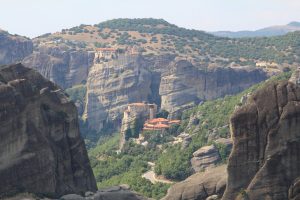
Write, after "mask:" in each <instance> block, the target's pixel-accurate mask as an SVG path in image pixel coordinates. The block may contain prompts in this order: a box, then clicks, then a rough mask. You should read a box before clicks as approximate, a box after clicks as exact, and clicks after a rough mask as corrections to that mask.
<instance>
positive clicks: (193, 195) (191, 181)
mask: <svg viewBox="0 0 300 200" xmlns="http://www.w3.org/2000/svg"><path fill="white" fill-rule="evenodd" d="M226 179H227V173H226V166H225V165H222V166H218V167H216V168H212V169H209V170H207V171H205V172H199V173H196V174H194V175H192V176H190V177H188V178H187V179H186V180H184V181H182V182H179V183H176V184H175V185H173V186H171V187H170V188H169V190H168V194H167V196H166V197H164V198H163V200H195V199H197V200H205V199H207V198H208V199H216V198H217V197H218V199H219V198H220V197H221V196H222V194H223V192H224V190H225V187H226Z"/></svg>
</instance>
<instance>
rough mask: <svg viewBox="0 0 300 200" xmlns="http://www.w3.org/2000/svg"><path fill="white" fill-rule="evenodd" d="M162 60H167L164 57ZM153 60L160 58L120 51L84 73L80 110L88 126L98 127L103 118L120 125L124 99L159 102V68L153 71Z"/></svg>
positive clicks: (154, 61)
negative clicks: (116, 56) (83, 99)
mask: <svg viewBox="0 0 300 200" xmlns="http://www.w3.org/2000/svg"><path fill="white" fill-rule="evenodd" d="M165 62H166V63H168V59H167V58H166V60H165ZM157 63H162V61H161V60H160V59H158V60H148V59H146V58H145V57H143V56H141V55H120V56H119V57H118V58H117V59H114V60H111V61H109V62H103V63H100V64H94V65H93V66H92V67H91V68H90V71H89V75H88V80H87V96H86V97H87V98H86V108H85V113H84V118H85V119H86V120H87V121H88V125H89V127H90V128H91V129H94V130H98V131H99V130H100V129H101V128H102V127H103V125H104V124H105V123H106V122H113V123H115V122H117V126H120V124H121V118H122V114H123V112H124V111H125V109H126V108H127V104H128V103H135V102H143V101H149V102H153V101H154V102H155V103H160V102H159V101H160V98H159V96H158V87H159V82H160V79H159V75H160V72H159V71H158V70H157V71H153V69H155V67H156V66H157ZM163 66H164V65H163V64H162V65H161V67H163Z"/></svg>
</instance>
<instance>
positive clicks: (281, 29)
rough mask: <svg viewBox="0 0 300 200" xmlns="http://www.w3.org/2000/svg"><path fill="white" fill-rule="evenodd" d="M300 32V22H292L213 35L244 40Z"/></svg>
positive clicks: (220, 32)
mask: <svg viewBox="0 0 300 200" xmlns="http://www.w3.org/2000/svg"><path fill="white" fill-rule="evenodd" d="M295 31H300V23H299V22H291V23H289V24H286V25H277V26H270V27H266V28H262V29H258V30H255V31H237V32H233V31H217V32H211V34H213V35H215V36H219V37H229V38H244V37H272V36H280V35H285V34H287V33H290V32H295Z"/></svg>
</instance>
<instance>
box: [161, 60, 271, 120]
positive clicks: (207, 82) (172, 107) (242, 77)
mask: <svg viewBox="0 0 300 200" xmlns="http://www.w3.org/2000/svg"><path fill="white" fill-rule="evenodd" d="M266 78H267V77H266V74H265V73H264V72H263V71H261V70H259V69H255V68H247V67H244V68H238V69H233V68H221V67H219V68H213V69H207V70H205V69H199V68H197V67H196V66H194V65H192V64H191V63H190V62H188V61H185V60H181V61H177V62H174V63H173V64H171V65H170V69H169V70H168V71H166V72H164V73H162V78H161V84H160V88H159V94H160V95H161V108H162V109H165V110H167V111H169V112H170V116H171V117H175V116H176V115H177V114H178V113H180V112H181V111H183V110H185V109H187V108H191V107H194V106H196V105H198V103H199V102H201V101H205V100H212V99H216V98H219V97H223V96H225V95H228V94H235V93H238V92H240V91H243V90H244V89H246V88H248V87H250V86H251V85H253V84H255V83H258V82H260V81H262V80H265V79H266Z"/></svg>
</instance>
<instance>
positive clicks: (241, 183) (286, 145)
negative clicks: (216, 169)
mask: <svg viewBox="0 0 300 200" xmlns="http://www.w3.org/2000/svg"><path fill="white" fill-rule="evenodd" d="M295 80H298V78H296V79H292V80H291V82H288V81H282V82H279V83H278V82H277V83H275V82H271V83H268V84H267V86H265V87H264V88H262V89H260V90H258V91H257V92H256V93H254V94H253V95H252V96H251V97H249V98H248V100H247V102H246V103H245V105H244V106H242V107H240V108H237V110H236V111H235V113H234V114H233V116H232V117H231V132H232V133H231V134H232V138H233V150H232V153H231V155H230V158H229V163H228V183H227V189H226V192H225V194H224V196H223V199H224V200H227V199H228V200H229V199H230V200H232V199H243V198H247V199H250V200H252V199H253V200H254V199H272V200H279V199H297V196H298V197H299V194H300V190H299V177H300V132H299V130H300V123H299V121H300V87H299V85H297V84H298V83H297V82H295Z"/></svg>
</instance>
